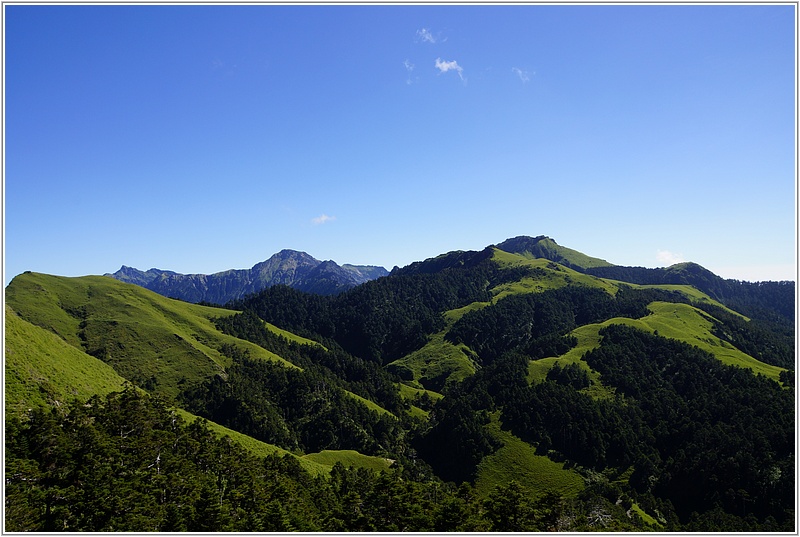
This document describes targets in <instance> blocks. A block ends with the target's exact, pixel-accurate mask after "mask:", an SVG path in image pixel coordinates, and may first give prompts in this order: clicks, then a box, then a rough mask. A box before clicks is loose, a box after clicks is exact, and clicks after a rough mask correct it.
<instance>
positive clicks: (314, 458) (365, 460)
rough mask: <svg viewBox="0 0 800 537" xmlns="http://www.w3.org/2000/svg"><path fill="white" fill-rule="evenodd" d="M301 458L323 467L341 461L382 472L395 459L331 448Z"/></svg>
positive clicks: (329, 466) (345, 464)
mask: <svg viewBox="0 0 800 537" xmlns="http://www.w3.org/2000/svg"><path fill="white" fill-rule="evenodd" d="M301 460H303V461H306V462H313V463H315V464H318V465H319V466H321V467H323V468H327V469H328V471H330V468H331V467H333V465H334V464H336V463H337V462H341V463H342V464H343V465H344V466H355V467H357V468H369V469H371V470H375V471H376V472H380V471H382V470H388V469H389V467H390V466H391V465H392V463H393V462H394V461H392V460H391V459H384V458H382V457H373V456H370V455H362V454H361V453H359V452H358V451H353V450H351V449H341V450H330V449H326V450H323V451H321V452H319V453H309V454H308V455H303V456H302V457H301Z"/></svg>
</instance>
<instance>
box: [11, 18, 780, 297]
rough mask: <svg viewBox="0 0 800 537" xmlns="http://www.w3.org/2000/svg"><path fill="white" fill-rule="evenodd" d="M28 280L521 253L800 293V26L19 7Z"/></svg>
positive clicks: (14, 225)
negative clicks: (281, 255) (685, 265)
mask: <svg viewBox="0 0 800 537" xmlns="http://www.w3.org/2000/svg"><path fill="white" fill-rule="evenodd" d="M4 9H5V175H4V181H5V213H4V215H5V227H4V231H5V242H4V245H5V281H6V283H7V282H8V281H10V279H11V278H12V277H13V276H15V275H16V274H18V273H20V272H22V271H25V270H32V271H36V272H45V273H49V274H58V275H65V276H78V275H85V274H102V273H106V272H113V271H115V270H117V269H118V268H119V267H120V266H121V265H123V264H125V265H130V266H134V267H137V268H140V269H142V270H146V269H148V268H152V267H157V268H161V269H168V270H174V271H177V272H183V273H213V272H218V271H222V270H226V269H229V268H249V267H251V266H252V265H254V264H255V263H257V262H259V261H262V260H264V259H266V258H268V257H269V256H271V255H272V254H274V253H275V252H277V251H279V250H281V249H284V248H290V249H296V250H303V251H306V252H308V253H309V254H311V255H312V256H314V257H316V258H318V259H322V260H325V259H333V260H335V261H337V262H339V263H355V264H375V265H383V266H385V267H387V268H388V269H391V268H392V267H393V266H394V265H398V266H404V265H407V264H409V263H411V262H413V261H416V260H421V259H425V258H428V257H432V256H435V255H437V254H440V253H444V252H447V251H450V250H456V249H462V250H466V249H470V250H477V249H482V248H483V247H485V246H487V245H489V244H494V243H498V242H501V241H503V240H504V239H506V238H509V237H513V236H517V235H531V236H536V235H548V236H550V237H552V238H553V239H555V240H556V241H557V242H558V243H559V244H561V245H564V246H567V247H570V248H573V249H576V250H579V251H582V252H584V253H586V254H588V255H592V256H596V257H601V258H604V259H607V260H608V261H610V262H612V263H615V264H620V265H637V266H647V267H654V266H666V265H669V264H671V263H673V262H676V261H681V260H687V261H694V262H697V263H700V264H701V265H703V266H705V267H707V268H709V269H710V270H713V271H714V272H716V273H718V274H720V275H721V276H723V277H727V278H739V279H747V280H766V279H773V280H774V279H795V268H794V264H795V244H796V237H795V231H796V229H795V227H796V226H795V184H796V177H795V119H796V110H795V89H794V81H795V35H794V30H795V7H794V6H793V5H773V6H753V5H750V6H744V5H741V6H722V5H709V6H699V5H697V6H692V5H688V6H677V5H667V6H656V5H640V6H585V5H584V6H578V5H560V6H559V5H556V6H544V5H527V6H526V5H513V6H390V5H378V6H277V5H260V6H259V5H243V6H211V5H197V6H166V5H164V6H157V5H154V6H125V5H107V6H69V5H61V6H59V5H55V6H20V5H6V6H5V8H4Z"/></svg>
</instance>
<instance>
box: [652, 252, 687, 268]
mask: <svg viewBox="0 0 800 537" xmlns="http://www.w3.org/2000/svg"><path fill="white" fill-rule="evenodd" d="M656 259H657V260H658V262H659V264H661V265H674V264H676V263H684V262H685V261H686V260H685V259H684V258H683V254H676V253H673V252H670V251H669V250H658V252H656Z"/></svg>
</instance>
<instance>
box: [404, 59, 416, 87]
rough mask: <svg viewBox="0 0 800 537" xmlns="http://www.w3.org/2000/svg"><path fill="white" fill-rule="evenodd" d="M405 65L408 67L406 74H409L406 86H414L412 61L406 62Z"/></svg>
mask: <svg viewBox="0 0 800 537" xmlns="http://www.w3.org/2000/svg"><path fill="white" fill-rule="evenodd" d="M403 65H404V66H405V67H406V72H407V73H408V78H406V84H409V85H411V84H413V80H411V71H413V70H414V64H413V63H411V62H410V61H408V60H406V61H404V62H403Z"/></svg>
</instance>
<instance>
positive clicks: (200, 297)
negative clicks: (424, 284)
mask: <svg viewBox="0 0 800 537" xmlns="http://www.w3.org/2000/svg"><path fill="white" fill-rule="evenodd" d="M387 274H389V272H388V271H387V270H386V269H385V268H383V267H375V266H358V265H345V266H339V265H338V264H336V262H334V261H330V260H329V261H320V260H318V259H315V258H314V257H312V256H311V255H309V254H307V253H306V252H301V251H298V250H290V249H283V250H281V251H279V252H278V253H276V254H274V255H272V256H271V257H270V258H269V259H267V260H265V261H262V262H260V263H256V264H255V265H253V267H252V268H250V269H230V270H226V271H223V272H217V273H214V274H179V273H177V272H171V271H166V270H159V269H150V270H148V271H147V272H143V271H141V270H138V269H136V268H133V267H128V266H126V265H123V266H122V268H120V269H119V270H118V271H117V272H115V273H113V274H106V276H110V277H112V278H115V279H117V280H120V281H124V282H127V283H133V284H136V285H140V286H142V287H145V288H147V289H150V290H151V291H155V292H156V293H159V294H161V295H164V296H169V297H174V298H180V299H181V300H186V301H188V302H201V301H202V302H210V303H215V304H225V303H227V302H229V301H231V300H235V299H238V298H241V297H243V296H245V295H248V294H251V293H256V292H258V291H261V290H262V289H265V288H267V287H270V286H272V285H288V286H290V287H294V288H295V289H299V290H301V291H307V292H311V293H316V294H322V295H330V294H337V293H341V292H342V291H346V290H347V289H350V288H352V287H355V286H356V285H360V284H362V283H364V282H367V281H369V280H374V279H376V278H379V277H381V276H386V275H387Z"/></svg>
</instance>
